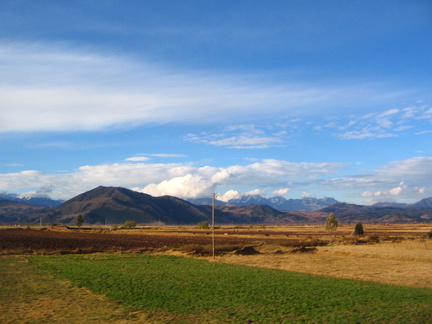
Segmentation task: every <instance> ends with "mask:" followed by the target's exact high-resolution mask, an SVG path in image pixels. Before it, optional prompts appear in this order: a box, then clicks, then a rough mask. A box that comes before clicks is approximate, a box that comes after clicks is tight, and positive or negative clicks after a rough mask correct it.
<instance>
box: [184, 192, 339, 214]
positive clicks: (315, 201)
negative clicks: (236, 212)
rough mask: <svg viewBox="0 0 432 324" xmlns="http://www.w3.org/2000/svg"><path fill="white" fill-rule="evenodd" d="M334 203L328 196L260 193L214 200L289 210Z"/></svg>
mask: <svg viewBox="0 0 432 324" xmlns="http://www.w3.org/2000/svg"><path fill="white" fill-rule="evenodd" d="M187 200H188V201H189V202H191V203H193V204H195V205H210V204H211V203H212V200H211V198H198V199H187ZM336 203H338V201H337V200H336V199H334V198H329V197H324V198H313V197H304V198H302V199H285V198H283V197H281V196H276V197H271V198H265V197H262V196H260V195H245V196H242V197H241V198H236V199H230V200H228V201H227V202H223V201H220V200H217V201H216V205H233V206H247V205H268V206H270V207H272V208H274V209H277V210H290V211H316V210H319V209H321V208H324V207H327V206H330V205H332V204H336Z"/></svg>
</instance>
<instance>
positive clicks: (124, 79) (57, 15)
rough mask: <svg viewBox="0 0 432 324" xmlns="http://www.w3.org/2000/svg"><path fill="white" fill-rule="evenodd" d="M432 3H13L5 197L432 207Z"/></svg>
mask: <svg viewBox="0 0 432 324" xmlns="http://www.w3.org/2000/svg"><path fill="white" fill-rule="evenodd" d="M431 57H432V3H431V2H430V1H427V0H413V1H115V0H113V1H44V2H43V4H42V3H41V2H38V1H20V0H14V1H11V0H3V1H1V2H0V76H1V78H0V153H1V154H0V192H9V193H17V194H22V195H27V196H31V195H33V196H34V195H48V196H50V197H52V198H55V199H69V198H71V197H73V196H75V195H77V194H79V193H82V192H84V191H87V190H90V189H92V188H94V187H96V186H99V185H105V186H122V187H126V188H131V189H134V190H138V191H142V192H145V193H149V194H151V195H154V196H160V195H165V194H168V195H173V196H177V197H180V198H188V197H208V196H210V195H211V194H212V193H213V192H216V193H218V195H219V198H220V199H225V200H226V199H228V198H231V197H238V196H239V195H242V194H247V193H258V194H261V195H263V196H267V197H271V196H275V195H282V196H284V197H285V198H301V197H303V196H314V197H318V198H321V197H325V196H327V197H334V198H336V199H338V200H341V201H345V202H350V203H361V204H371V203H374V202H378V201H398V202H415V201H418V200H420V199H422V198H426V197H430V196H432V181H431V180H432V150H431V139H432V91H431V90H432V80H431V79H432V77H431V75H432V74H431V72H432V60H431Z"/></svg>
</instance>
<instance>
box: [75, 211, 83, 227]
mask: <svg viewBox="0 0 432 324" xmlns="http://www.w3.org/2000/svg"><path fill="white" fill-rule="evenodd" d="M83 221H84V217H83V216H82V215H81V214H79V215H78V218H77V223H76V224H77V226H78V227H81V225H82V223H83Z"/></svg>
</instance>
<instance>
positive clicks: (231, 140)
mask: <svg viewBox="0 0 432 324" xmlns="http://www.w3.org/2000/svg"><path fill="white" fill-rule="evenodd" d="M286 134H287V132H286V131H277V132H275V131H271V130H269V129H268V128H266V127H258V126H256V125H251V124H249V125H236V126H230V127H226V128H225V129H224V130H223V131H221V132H219V133H209V132H202V133H200V134H188V135H186V136H185V140H186V141H189V142H194V143H203V144H207V145H214V146H222V147H227V148H232V149H262V148H268V147H271V146H280V145H281V144H282V142H283V138H284V137H285V136H286Z"/></svg>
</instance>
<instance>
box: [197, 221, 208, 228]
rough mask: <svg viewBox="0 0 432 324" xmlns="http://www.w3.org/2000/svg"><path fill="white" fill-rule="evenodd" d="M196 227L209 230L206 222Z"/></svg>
mask: <svg viewBox="0 0 432 324" xmlns="http://www.w3.org/2000/svg"><path fill="white" fill-rule="evenodd" d="M198 227H199V228H209V223H208V222H201V223H198Z"/></svg>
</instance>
